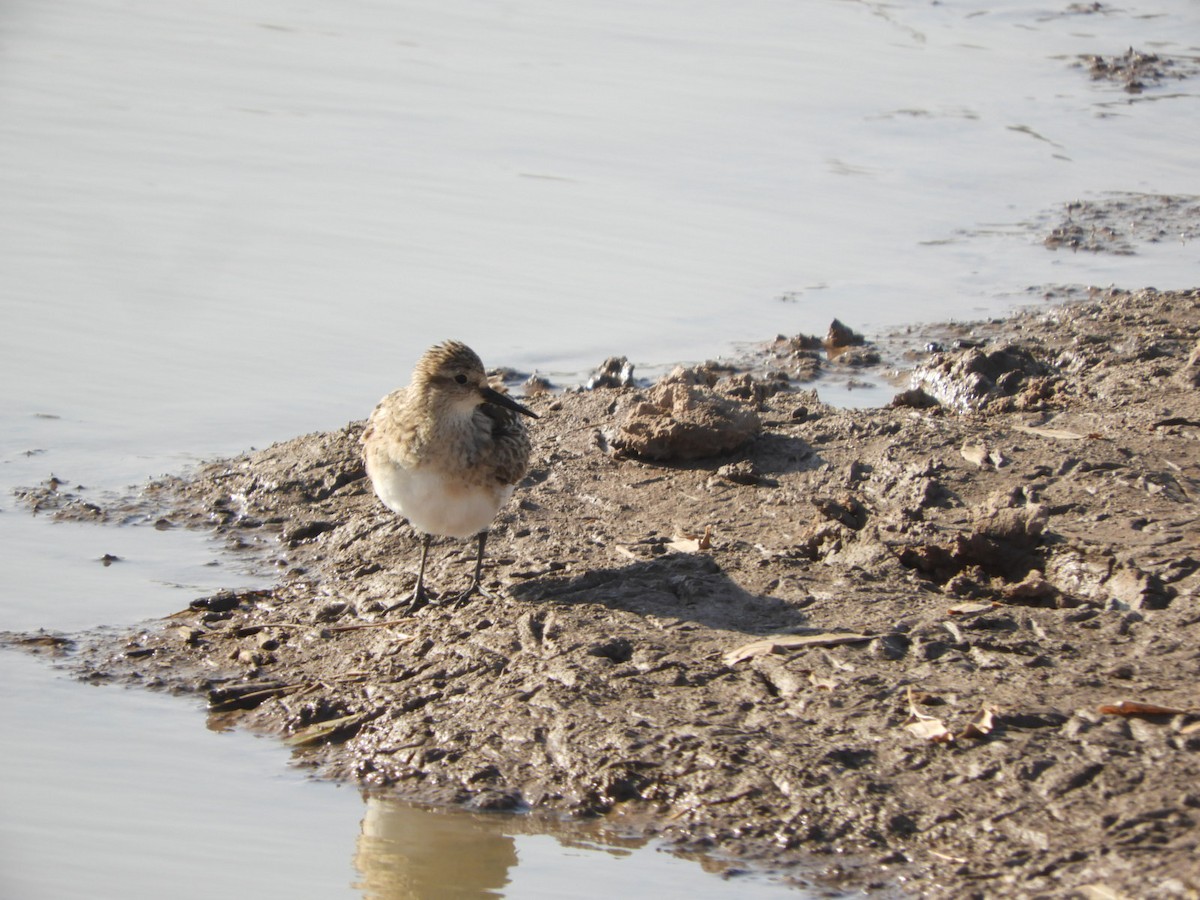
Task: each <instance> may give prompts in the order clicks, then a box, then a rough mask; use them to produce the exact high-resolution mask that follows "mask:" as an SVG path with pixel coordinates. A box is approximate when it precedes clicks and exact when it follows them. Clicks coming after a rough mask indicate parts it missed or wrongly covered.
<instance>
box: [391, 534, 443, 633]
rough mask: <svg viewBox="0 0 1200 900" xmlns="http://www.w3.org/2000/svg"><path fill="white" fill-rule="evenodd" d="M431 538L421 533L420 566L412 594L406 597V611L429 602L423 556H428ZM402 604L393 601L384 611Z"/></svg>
mask: <svg viewBox="0 0 1200 900" xmlns="http://www.w3.org/2000/svg"><path fill="white" fill-rule="evenodd" d="M432 540H433V535H431V534H423V535H421V566H420V568H418V569H417V584H416V586H415V587H414V588H413V592H412V596H411V597H409V598H408V612H410V613H415V612H416V611H417V610H418V609H420V608H421V607H422V606H426V605H428V603H429V595H428V594H426V593H425V558H426V557H427V556H429V542H430V541H432ZM401 606H404V601H401V602H399V603H393V604H392V605H391V606H389V607H388V608H387V609H385V610H384V612H385V613H390V612H391V611H392V610H394V609H399V608H400V607H401Z"/></svg>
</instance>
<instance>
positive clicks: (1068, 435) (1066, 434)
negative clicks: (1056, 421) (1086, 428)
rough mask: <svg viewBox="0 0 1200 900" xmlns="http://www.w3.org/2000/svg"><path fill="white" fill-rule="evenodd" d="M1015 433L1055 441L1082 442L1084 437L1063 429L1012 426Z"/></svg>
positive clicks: (1076, 432)
mask: <svg viewBox="0 0 1200 900" xmlns="http://www.w3.org/2000/svg"><path fill="white" fill-rule="evenodd" d="M1013 429H1014V430H1015V431H1020V432H1023V433H1024V434H1036V435H1038V436H1039V437H1045V438H1053V439H1054V440H1056V441H1082V440H1083V439H1084V437H1085V435H1082V434H1080V433H1079V432H1078V431H1068V430H1067V429H1065V428H1044V427H1041V426H1033V425H1014V426H1013Z"/></svg>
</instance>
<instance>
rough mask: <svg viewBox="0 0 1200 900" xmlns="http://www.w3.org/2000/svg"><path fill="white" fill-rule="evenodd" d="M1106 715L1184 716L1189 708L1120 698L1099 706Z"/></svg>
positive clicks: (1188, 711)
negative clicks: (1116, 701) (1118, 701)
mask: <svg viewBox="0 0 1200 900" xmlns="http://www.w3.org/2000/svg"><path fill="white" fill-rule="evenodd" d="M1100 712H1101V713H1102V714H1103V715H1106V716H1186V715H1188V714H1189V713H1190V712H1191V710H1190V709H1180V708H1179V707H1178V706H1159V705H1158V704H1156V703H1139V702H1138V701H1137V700H1122V701H1121V702H1120V703H1115V704H1109V705H1106V706H1101V707H1100Z"/></svg>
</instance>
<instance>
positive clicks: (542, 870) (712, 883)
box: [354, 797, 808, 900]
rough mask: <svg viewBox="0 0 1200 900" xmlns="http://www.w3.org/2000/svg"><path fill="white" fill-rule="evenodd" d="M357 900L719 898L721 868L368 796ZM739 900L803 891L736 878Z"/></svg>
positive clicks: (646, 844) (636, 839)
mask: <svg viewBox="0 0 1200 900" xmlns="http://www.w3.org/2000/svg"><path fill="white" fill-rule="evenodd" d="M354 863H355V867H356V868H357V869H358V873H359V878H358V882H357V883H356V884H355V887H356V888H358V889H359V890H361V891H362V893H363V897H364V898H365V900H411V898H422V900H426V898H430V897H436V898H439V900H440V898H458V900H477V898H485V897H518V898H529V897H567V896H570V897H575V898H577V900H586V898H589V897H605V898H608V897H613V896H620V895H622V894H625V895H627V896H638V897H659V896H687V897H689V898H692V900H718V898H725V897H728V896H729V895H730V891H731V889H733V884H734V882H731V881H729V880H728V879H726V878H721V877H716V876H717V873H724V872H726V871H727V870H728V864H727V863H722V862H720V861H719V860H716V859H693V860H686V859H683V858H680V857H678V856H675V855H674V854H670V853H663V852H660V851H659V849H658V848H657V847H656V846H655V845H654V844H653V843H652V842H650V841H648V840H647V839H646V838H644V837H640V836H631V835H629V834H622V833H619V832H617V831H614V830H613V829H612V827H611V825H604V824H601V823H596V822H578V821H570V820H563V819H556V818H552V817H547V816H539V815H536V814H534V815H514V814H510V813H497V812H493V813H479V812H474V813H473V812H467V811H465V810H462V809H430V808H427V807H421V806H414V805H412V804H409V803H405V802H403V801H400V800H395V799H381V798H375V797H372V798H368V800H367V806H366V814H365V816H364V817H363V821H362V827H361V829H360V833H359V838H358V847H357V849H356V853H355V856H354ZM736 893H737V896H738V897H744V898H748V900H754V898H773V897H786V898H789V900H802V898H804V897H805V896H808V895H807V894H806V893H805V892H804V891H801V890H797V889H796V888H794V887H793V886H790V885H787V884H785V883H781V882H779V881H772V880H769V879H767V878H765V877H763V876H761V875H752V874H750V873H747V872H745V871H744V870H743V871H742V872H741V874H739V875H738V877H737V880H736Z"/></svg>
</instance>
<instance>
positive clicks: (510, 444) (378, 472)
mask: <svg viewBox="0 0 1200 900" xmlns="http://www.w3.org/2000/svg"><path fill="white" fill-rule="evenodd" d="M518 413H519V414H521V415H525V416H530V417H532V418H535V419H536V418H537V414H536V413H534V412H533V411H532V410H529V409H527V408H525V407H524V406H522V405H521V404H520V403H517V402H516V401H515V400H512V399H511V398H509V397H508V396H506V395H504V394H502V393H500V392H499V391H497V390H495V389H494V388H492V387H491V385H489V384H488V379H487V375H486V374H485V372H484V370H483V363H482V362H481V361H480V359H479V357H478V356H477V355H476V354H475V351H473V350H472V349H471V348H470V347H468V346H467V345H466V344H463V343H460V342H459V341H446V342H445V343H442V344H438V345H437V346H435V347H431V348H430V349H429V350H427V351H425V354H424V355H423V356H422V357H421V359H420V360H419V361H418V362H417V365H416V368H415V369H414V370H413V374H412V381H411V383H410V384H409V385H408V386H407V387H403V388H400V389H399V390H397V391H393V392H392V393H390V394H388V395H387V396H386V397H384V398H383V400H381V401H380V402H379V405H378V406H377V407H375V411H374V412H373V413H372V414H371V418H370V421H369V422H368V423H367V427H366V430H365V431H364V432H363V436H362V441H363V456H364V459H365V461H366V467H367V474H368V475H369V476H370V478H371V483H372V485H373V486H374V487H375V493H376V494H378V495H379V499H380V500H382V501H383V503H384V505H385V506H387V507H388V509H391V510H392V511H393V512H396V513H398V514H400V515H401V516H404V518H406V519H407V520H408V521H409V523H410V524H411V525H412V526H413V527H414V528H415V529H417V531H419V532H421V563H420V569H419V570H418V572H417V583H416V586H415V587H414V588H413V593H412V597H411V599H410V601H409V608H410V609H411V610H416V609H419V608H420V607H422V606H424V605H425V604H426V603H427V602H428V597H427V595H426V592H425V584H424V581H425V561H426V557H427V556H428V554H429V544H430V541H431V540H432V539H433V536H434V535H442V536H445V537H455V538H468V537H471V536H475V537H476V539H477V541H478V550H477V553H476V558H475V576H474V578H473V579H472V581H471V584H470V585H469V586H468V587H467V589H466V590H465V591H463V592H462V593H461V594H459V595H458V597H457V600H456V602H457V603H459V604H461V603H463V602H465V601H466V600H467V599H468V598H469V597H470V596H471V595H472V594H474V593H483V588H482V587H481V585H480V582H479V579H480V575H481V573H482V569H483V550H484V545H485V544H486V542H487V534H488V527H489V526H490V525H491V523H492V520H493V519H494V518H495V516H496V513H497V512H498V511H499V509H500V507H501V506H502V505H503V504H504V503H505V502H506V501H507V500H508V499H509V497H511V496H512V493H513V488H514V487H515V486H516V483H517V482H518V481H520V479H521V478H522V476H524V474H525V470H526V469H527V468H528V465H529V454H530V443H529V436H528V434H527V433H526V431H525V426H524V425H523V424H522V422H521V419H520V417H519V416H518V415H517V414H518Z"/></svg>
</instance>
